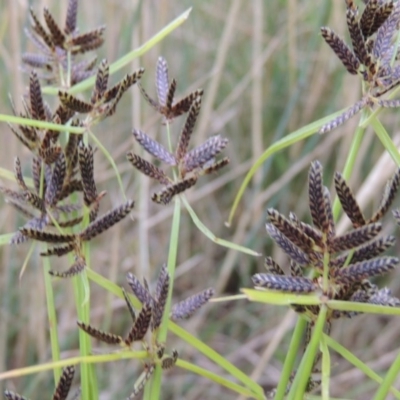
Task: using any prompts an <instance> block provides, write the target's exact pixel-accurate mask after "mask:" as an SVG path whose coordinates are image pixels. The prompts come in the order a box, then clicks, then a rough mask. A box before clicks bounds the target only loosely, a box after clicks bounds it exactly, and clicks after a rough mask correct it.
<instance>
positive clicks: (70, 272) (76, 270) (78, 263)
mask: <svg viewBox="0 0 400 400" xmlns="http://www.w3.org/2000/svg"><path fill="white" fill-rule="evenodd" d="M85 267H86V262H85V259H84V258H83V257H76V259H75V262H74V263H73V264H72V265H71V266H70V267H69V268H68V269H67V270H66V271H64V272H57V271H53V270H52V271H49V274H50V275H52V276H55V277H57V278H72V277H73V276H75V275H78V274H80V273H81V272H82V271H83V270H84V269H85Z"/></svg>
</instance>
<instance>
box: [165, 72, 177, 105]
mask: <svg viewBox="0 0 400 400" xmlns="http://www.w3.org/2000/svg"><path fill="white" fill-rule="evenodd" d="M175 90H176V80H175V79H172V81H171V84H170V85H169V89H168V93H167V101H166V103H165V108H166V109H167V110H170V109H171V108H172V103H173V101H174V96H175Z"/></svg>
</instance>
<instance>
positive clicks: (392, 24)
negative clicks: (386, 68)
mask: <svg viewBox="0 0 400 400" xmlns="http://www.w3.org/2000/svg"><path fill="white" fill-rule="evenodd" d="M399 14H400V7H399V4H398V3H397V2H396V4H394V3H393V1H388V2H386V3H384V4H383V5H382V6H381V7H379V9H378V11H377V13H376V16H375V19H376V21H377V22H378V21H379V23H380V24H381V26H380V28H379V29H378V33H377V35H376V39H375V43H374V48H373V54H374V56H375V58H376V59H379V58H380V57H382V56H384V55H385V54H386V53H387V51H388V50H389V48H390V46H391V45H392V39H393V36H394V33H395V31H396V29H397V25H398V22H399ZM381 21H384V22H381Z"/></svg>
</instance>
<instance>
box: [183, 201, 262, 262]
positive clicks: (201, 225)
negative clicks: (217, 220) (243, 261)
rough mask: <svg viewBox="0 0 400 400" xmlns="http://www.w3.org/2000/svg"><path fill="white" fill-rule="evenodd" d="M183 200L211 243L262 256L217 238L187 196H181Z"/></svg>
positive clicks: (195, 222) (194, 220) (196, 223)
mask: <svg viewBox="0 0 400 400" xmlns="http://www.w3.org/2000/svg"><path fill="white" fill-rule="evenodd" d="M181 197H182V200H183V204H184V205H185V207H186V209H187V210H188V212H189V214H190V216H191V218H192V221H193V222H194V224H195V225H196V226H197V228H199V230H200V231H201V232H203V233H204V235H205V236H206V237H208V238H209V239H210V240H211V241H213V242H214V243H216V244H218V245H219V246H222V247H227V248H228V249H233V250H236V251H240V252H241V253H244V254H249V255H251V256H256V257H259V256H261V254H260V253H257V252H256V251H254V250H252V249H248V248H247V247H244V246H240V245H239V244H236V243H232V242H229V241H227V240H224V239H220V238H218V237H216V236H215V235H214V234H213V233H212V232H211V231H210V230H209V229H208V228H207V227H206V226H205V225H204V224H203V223H202V222H201V221H200V219H199V217H198V216H197V215H196V213H195V212H194V210H193V208H192V207H191V206H190V204H189V202H188V201H187V200H186V197H185V196H183V195H182V196H181Z"/></svg>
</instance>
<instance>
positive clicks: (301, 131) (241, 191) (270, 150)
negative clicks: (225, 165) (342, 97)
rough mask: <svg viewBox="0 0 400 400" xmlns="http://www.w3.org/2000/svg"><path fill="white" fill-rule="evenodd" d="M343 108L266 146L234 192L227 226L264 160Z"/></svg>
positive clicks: (311, 131)
mask: <svg viewBox="0 0 400 400" xmlns="http://www.w3.org/2000/svg"><path fill="white" fill-rule="evenodd" d="M343 111H344V110H340V111H338V112H336V113H333V114H331V115H328V116H327V117H324V118H321V119H319V120H317V121H314V122H312V123H311V124H308V125H306V126H303V127H302V128H300V129H297V130H296V131H293V132H291V133H289V134H288V135H286V136H285V137H283V138H282V139H280V140H278V141H277V142H275V143H273V144H272V145H271V146H270V147H268V148H267V149H266V150H265V151H264V153H263V154H262V155H261V156H260V157H259V158H258V159H257V161H256V162H255V163H254V164H253V166H252V167H251V168H250V171H249V172H248V173H247V175H246V176H245V178H244V179H243V182H242V184H241V186H240V188H239V190H238V192H237V194H236V197H235V200H234V201H233V204H232V208H231V211H230V213H229V217H228V221H227V222H226V225H227V226H230V225H231V223H232V220H233V217H234V215H235V212H236V209H237V207H238V205H239V202H240V200H241V198H242V197H243V194H244V192H245V190H246V188H247V186H248V184H249V183H250V181H251V179H252V178H253V176H254V174H255V173H256V172H257V171H258V169H259V168H261V166H262V165H263V164H264V162H265V161H266V160H267V159H268V158H269V157H271V156H273V155H274V154H275V153H278V152H280V151H281V150H283V149H286V148H287V147H289V146H291V145H292V144H295V143H298V142H300V141H302V140H305V139H307V138H309V137H310V136H312V135H314V134H316V133H317V132H318V130H319V129H320V128H321V127H322V126H323V125H325V124H326V123H327V122H329V121H331V120H332V119H333V118H336V117H337V116H339V115H340V114H341V113H342V112H343Z"/></svg>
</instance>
